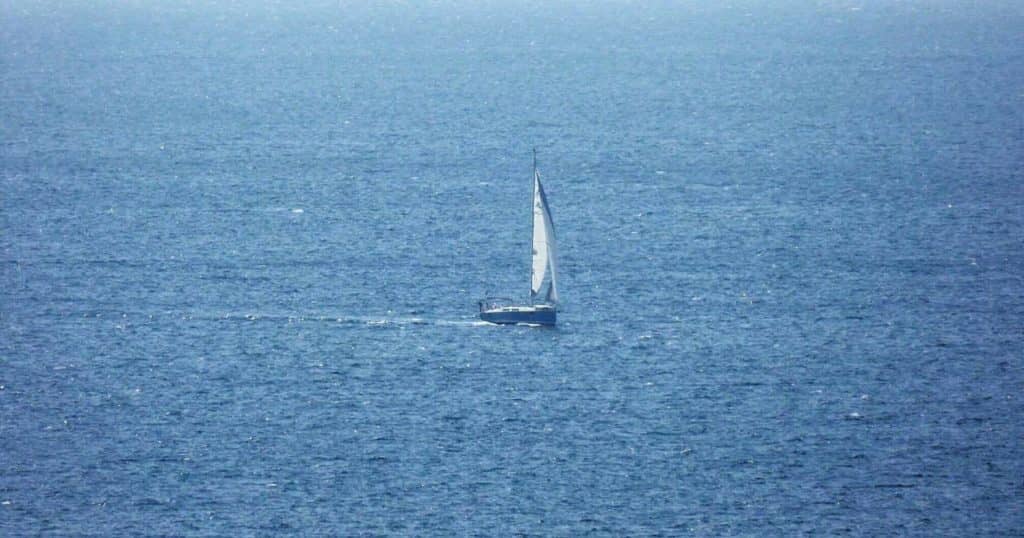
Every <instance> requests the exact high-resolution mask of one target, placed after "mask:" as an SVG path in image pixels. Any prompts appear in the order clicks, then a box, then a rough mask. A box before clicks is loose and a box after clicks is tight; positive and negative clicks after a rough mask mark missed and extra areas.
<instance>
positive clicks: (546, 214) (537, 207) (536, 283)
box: [530, 169, 558, 303]
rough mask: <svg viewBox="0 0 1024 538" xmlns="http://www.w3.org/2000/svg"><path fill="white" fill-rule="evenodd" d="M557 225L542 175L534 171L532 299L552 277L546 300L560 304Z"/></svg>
mask: <svg viewBox="0 0 1024 538" xmlns="http://www.w3.org/2000/svg"><path fill="white" fill-rule="evenodd" d="M555 267H556V264H555V225H554V223H553V222H552V221H551V211H550V210H549V209H548V201H547V197H545V196H544V187H542V186H541V184H540V173H539V172H537V171H536V169H535V170H534V171H533V279H532V282H531V286H530V297H531V298H535V297H536V296H537V294H539V293H540V290H541V287H542V286H543V285H544V277H545V276H549V277H550V279H551V280H550V285H549V287H548V293H547V297H546V298H545V300H546V301H547V302H549V303H557V302H558V288H557V287H556V285H555Z"/></svg>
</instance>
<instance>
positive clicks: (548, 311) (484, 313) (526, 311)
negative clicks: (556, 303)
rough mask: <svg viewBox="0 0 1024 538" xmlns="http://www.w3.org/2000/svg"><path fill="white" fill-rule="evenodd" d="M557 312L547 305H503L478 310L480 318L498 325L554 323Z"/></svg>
mask: <svg viewBox="0 0 1024 538" xmlns="http://www.w3.org/2000/svg"><path fill="white" fill-rule="evenodd" d="M556 318H557V314H556V312H555V309H554V308H552V307H549V306H505V307H500V308H491V309H487V310H481V311H480V319H482V320H484V321H486V322H488V323H497V324H500V325H515V324H524V325H554V324H555V320H556Z"/></svg>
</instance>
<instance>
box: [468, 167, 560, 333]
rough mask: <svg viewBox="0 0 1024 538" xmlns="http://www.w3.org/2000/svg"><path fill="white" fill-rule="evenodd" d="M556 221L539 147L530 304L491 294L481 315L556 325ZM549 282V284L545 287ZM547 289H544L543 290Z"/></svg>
mask: <svg viewBox="0 0 1024 538" xmlns="http://www.w3.org/2000/svg"><path fill="white" fill-rule="evenodd" d="M556 267H557V264H556V263H555V225H554V222H552V220H551V209H549V208H548V200H547V197H546V196H545V195H544V187H543V186H542V185H541V184H540V172H538V171H537V150H536V149H535V150H533V265H532V277H531V279H530V302H529V304H525V305H524V304H514V303H513V302H512V300H510V299H503V298H493V297H489V298H486V299H484V300H482V301H480V319H482V320H484V321H488V322H491V323H500V324H518V323H522V324H527V325H554V324H555V319H556V317H557V311H558V287H557V285H556V278H555V274H556ZM545 284H547V286H546V287H545ZM542 291H543V293H541V292H542Z"/></svg>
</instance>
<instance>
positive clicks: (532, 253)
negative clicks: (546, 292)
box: [530, 147, 537, 304]
mask: <svg viewBox="0 0 1024 538" xmlns="http://www.w3.org/2000/svg"><path fill="white" fill-rule="evenodd" d="M536 203H537V148H536V147H535V148H533V192H532V193H531V195H530V222H532V223H533V227H532V228H531V229H530V268H531V271H530V303H531V304H533V299H534V298H535V297H537V294H536V293H535V292H534V291H533V269H534V268H533V257H534V256H535V255H536V254H537V249H536V248H535V247H534V246H533V238H534V236H536V235H537V219H535V218H534V217H533V212H534V209H533V205H534V204H536Z"/></svg>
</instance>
